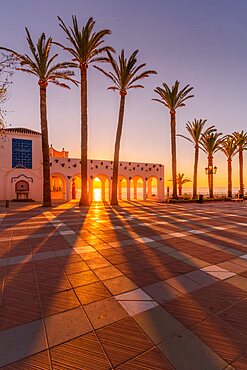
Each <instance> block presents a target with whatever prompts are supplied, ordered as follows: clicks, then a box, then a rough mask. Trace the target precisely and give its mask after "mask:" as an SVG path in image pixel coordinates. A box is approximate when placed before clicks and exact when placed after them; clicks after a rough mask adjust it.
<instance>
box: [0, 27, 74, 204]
mask: <svg viewBox="0 0 247 370" xmlns="http://www.w3.org/2000/svg"><path fill="white" fill-rule="evenodd" d="M26 33H27V37H26V39H27V42H28V46H29V49H30V51H31V56H29V55H27V54H23V55H22V54H19V53H17V52H16V51H14V50H11V49H7V48H1V49H2V50H5V51H7V52H9V53H11V54H13V55H14V56H15V57H16V59H17V62H18V65H19V66H17V67H16V69H17V70H19V71H22V72H25V73H28V74H31V75H34V76H35V77H37V78H38V84H39V90H40V122H41V133H42V153H43V207H50V206H51V190H50V157H49V142H48V124H47V103H46V89H47V86H48V84H49V83H53V84H55V85H57V86H60V87H63V88H66V89H69V88H70V87H69V86H68V85H67V83H64V82H61V80H65V81H66V82H67V81H70V82H73V83H75V84H77V83H76V81H75V80H74V78H73V76H74V72H72V71H71V70H69V69H68V68H71V67H73V63H67V62H64V63H57V64H54V63H53V62H54V60H55V59H56V57H57V56H58V54H54V55H52V56H50V52H51V47H52V38H51V37H49V38H48V39H46V36H45V34H44V33H42V34H41V36H40V37H39V39H38V42H37V44H36V45H35V44H34V42H33V40H32V38H31V35H30V33H29V31H28V29H27V28H26Z"/></svg>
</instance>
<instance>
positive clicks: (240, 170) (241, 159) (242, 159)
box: [239, 147, 244, 196]
mask: <svg viewBox="0 0 247 370" xmlns="http://www.w3.org/2000/svg"><path fill="white" fill-rule="evenodd" d="M243 168H244V158H243V149H242V148H241V147H240V148H239V189H240V194H239V195H240V196H242V195H243V194H244V176H243Z"/></svg>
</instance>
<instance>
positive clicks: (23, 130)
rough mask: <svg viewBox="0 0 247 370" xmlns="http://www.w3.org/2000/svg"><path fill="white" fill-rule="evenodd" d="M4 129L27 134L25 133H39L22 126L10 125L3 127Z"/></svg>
mask: <svg viewBox="0 0 247 370" xmlns="http://www.w3.org/2000/svg"><path fill="white" fill-rule="evenodd" d="M4 131H5V132H13V133H19V134H27V135H41V133H40V132H37V131H34V130H30V129H29V128H24V127H10V128H5V129H4Z"/></svg>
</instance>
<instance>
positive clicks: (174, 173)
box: [170, 110, 178, 198]
mask: <svg viewBox="0 0 247 370" xmlns="http://www.w3.org/2000/svg"><path fill="white" fill-rule="evenodd" d="M170 114H171V149H172V197H173V198H177V197H178V195H177V158H176V156H177V154H176V153H177V151H176V111H174V110H171V111H170Z"/></svg>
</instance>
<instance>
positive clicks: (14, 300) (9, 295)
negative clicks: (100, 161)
mask: <svg viewBox="0 0 247 370" xmlns="http://www.w3.org/2000/svg"><path fill="white" fill-rule="evenodd" d="M75 210H76V211H78V213H75V212H74V211H75ZM88 210H89V207H87V208H85V209H83V218H82V217H81V212H79V209H78V208H77V206H75V207H72V209H71V207H70V208H66V207H65V208H59V207H58V209H56V208H55V209H54V208H51V209H46V210H45V211H44V210H43V209H42V208H41V209H39V207H37V208H35V210H32V211H31V212H30V211H29V212H28V211H26V212H24V215H25V219H26V222H25V224H27V225H32V224H29V223H28V222H29V217H28V216H29V215H30V216H31V218H30V219H31V220H35V217H36V216H43V219H44V220H46V223H47V224H49V223H50V221H49V220H47V219H46V218H45V216H44V212H49V211H50V212H51V213H52V214H53V215H54V216H55V219H56V220H57V219H59V220H63V221H65V220H68V219H71V218H72V216H75V215H78V217H76V216H75V217H74V220H75V219H76V220H77V226H76V230H78V232H79V230H81V229H82V228H83V224H84V221H85V219H86V217H87V213H88ZM18 212H20V214H22V213H21V211H18ZM53 212H54V213H53ZM6 217H7V219H10V220H11V215H10V216H9V217H8V216H6ZM39 220H40V218H39ZM22 221H23V218H22ZM20 222H21V221H20ZM51 225H52V226H51V227H49V229H50V232H48V229H46V228H44V227H43V222H42V221H41V224H40V225H39V226H38V228H35V229H33V230H32V226H30V229H31V231H33V234H31V235H29V237H28V241H29V243H30V251H31V257H32V258H30V259H29V260H27V261H24V260H22V261H21V259H20V260H19V261H12V260H11V259H10V260H9V262H10V264H8V265H7V266H4V267H0V272H1V274H0V277H2V280H3V292H2V300H1V304H0V331H2V333H7V332H8V331H9V330H11V329H12V328H14V327H17V326H20V325H28V324H31V323H32V322H36V323H38V325H37V334H35V333H34V334H33V337H32V338H31V341H30V343H35V342H37V341H39V336H40V334H39V332H40V331H41V332H43V330H44V329H43V328H44V320H45V318H46V317H48V316H50V315H53V314H56V313H60V312H63V311H66V310H68V309H70V308H71V307H68V306H66V304H65V307H59V305H58V303H57V302H59V295H60V296H61V295H65V296H66V294H68V299H69V298H70V299H71V297H72V295H73V302H74V303H75V306H79V305H80V303H79V301H78V300H77V298H76V296H75V294H74V293H73V286H72V285H71V283H70V281H69V274H71V273H72V274H73V271H72V272H71V270H73V269H71V267H70V268H69V269H68V270H69V271H70V272H68V271H67V267H68V266H69V265H70V264H73V263H77V262H80V261H82V258H81V256H80V254H78V253H76V250H74V247H78V245H79V244H80V237H79V235H78V233H77V232H75V235H77V237H79V238H77V240H76V238H75V239H71V240H70V241H67V240H66V235H65V236H63V235H60V232H59V226H58V227H57V226H56V225H55V226H54V225H53V224H51ZM47 233H48V234H47ZM35 234H36V235H35ZM39 234H40V237H35V236H37V235H38V236H39ZM67 238H69V236H67ZM26 240H27V239H26ZM81 242H83V244H84V245H85V242H84V241H82V240H81ZM18 247H19V245H18V243H16V245H15V248H16V249H18ZM19 257H25V256H19ZM12 262H14V263H13V264H11V263H12ZM75 272H76V271H75ZM65 299H66V298H65V297H64V300H65ZM76 301H77V303H76ZM28 339H30V338H28ZM23 340H25V339H24V338H23ZM13 350H14V349H13ZM26 350H27V353H26V355H25V353H22V358H24V357H27V356H30V353H29V348H27V349H26ZM32 351H33V349H32ZM0 352H1V350H0ZM31 354H33V353H31ZM47 356H48V354H47ZM0 358H2V361H0V364H1V365H6V364H7V363H5V362H4V361H5V354H3V353H1V356H0ZM49 362H50V365H51V359H50V358H49Z"/></svg>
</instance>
